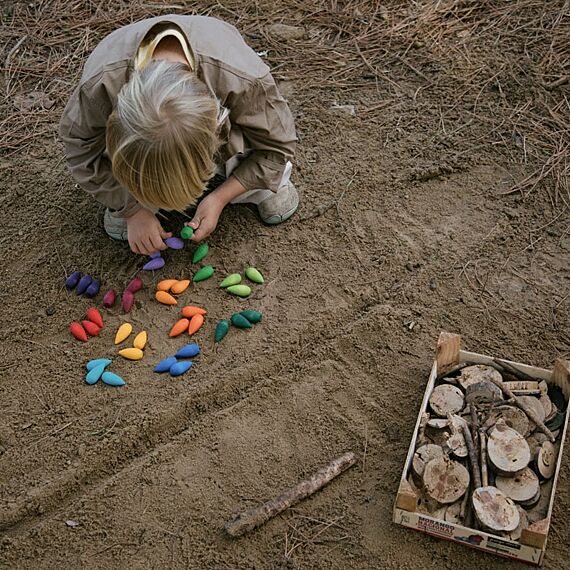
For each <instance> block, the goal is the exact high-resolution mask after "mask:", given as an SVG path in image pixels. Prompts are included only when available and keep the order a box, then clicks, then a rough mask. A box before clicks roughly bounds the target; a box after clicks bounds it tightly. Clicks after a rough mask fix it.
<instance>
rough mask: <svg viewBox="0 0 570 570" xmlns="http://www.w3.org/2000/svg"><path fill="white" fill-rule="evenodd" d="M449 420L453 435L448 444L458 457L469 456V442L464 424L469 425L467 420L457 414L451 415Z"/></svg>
mask: <svg viewBox="0 0 570 570" xmlns="http://www.w3.org/2000/svg"><path fill="white" fill-rule="evenodd" d="M448 422H449V427H450V429H451V436H450V437H449V439H448V440H447V442H446V446H447V447H448V448H449V450H450V451H451V452H452V453H453V454H454V455H455V456H456V457H460V458H464V457H467V454H468V450H467V443H466V442H465V436H464V435H463V425H467V422H466V421H465V420H464V419H463V418H462V417H460V416H458V415H455V414H454V415H452V416H450V419H449V420H448Z"/></svg>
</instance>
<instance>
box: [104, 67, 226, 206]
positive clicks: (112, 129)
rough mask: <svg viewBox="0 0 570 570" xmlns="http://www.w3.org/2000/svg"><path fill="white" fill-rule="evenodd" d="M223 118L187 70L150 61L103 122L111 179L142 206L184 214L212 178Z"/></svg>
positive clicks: (134, 78)
mask: <svg viewBox="0 0 570 570" xmlns="http://www.w3.org/2000/svg"><path fill="white" fill-rule="evenodd" d="M227 114H228V111H227V109H224V108H223V107H221V106H220V104H219V103H218V101H217V100H216V99H215V98H214V97H213V96H212V95H211V94H210V92H209V91H208V89H207V87H206V85H205V84H204V83H203V82H202V81H200V80H199V79H198V77H196V75H195V74H194V73H193V72H191V71H190V70H189V68H188V67H187V66H186V65H184V64H182V63H172V62H168V61H163V60H156V61H151V62H150V63H149V64H148V65H147V66H145V67H144V69H142V70H140V71H135V72H134V73H133V76H132V78H131V79H130V80H129V81H128V83H126V84H125V85H124V86H123V88H122V89H121V91H120V92H119V96H118V101H117V105H116V107H115V109H114V110H113V112H112V114H111V116H110V117H109V119H108V121H107V151H108V153H109V156H110V158H111V164H112V171H113V176H114V177H115V179H116V180H117V181H118V182H119V183H120V184H122V185H123V186H125V187H126V188H128V190H129V191H130V192H131V194H132V195H133V196H134V197H135V198H136V199H137V200H138V201H139V202H141V203H142V204H143V205H146V206H149V207H150V208H162V209H165V210H178V211H182V210H184V209H186V208H187V207H188V206H191V205H193V204H195V203H196V201H197V199H198V198H199V197H200V196H201V195H202V194H203V192H204V190H205V188H206V184H207V182H208V180H209V179H210V178H211V177H212V175H213V174H214V169H215V163H214V153H215V152H216V150H217V148H218V145H219V142H218V136H217V130H218V125H219V124H220V123H221V122H222V121H223V120H224V119H225V118H226V116H227Z"/></svg>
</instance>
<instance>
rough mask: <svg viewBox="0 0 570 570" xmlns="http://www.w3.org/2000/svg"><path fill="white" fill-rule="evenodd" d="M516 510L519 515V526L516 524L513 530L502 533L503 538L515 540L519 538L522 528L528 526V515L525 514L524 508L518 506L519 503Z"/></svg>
mask: <svg viewBox="0 0 570 570" xmlns="http://www.w3.org/2000/svg"><path fill="white" fill-rule="evenodd" d="M517 511H518V512H519V517H520V522H519V526H517V528H515V530H513V531H511V532H505V533H503V536H504V537H505V538H508V539H509V540H514V541H515V542H517V541H518V540H520V537H521V535H522V531H523V529H525V528H528V526H529V525H528V516H527V514H526V511H525V510H524V509H522V508H521V507H519V505H517Z"/></svg>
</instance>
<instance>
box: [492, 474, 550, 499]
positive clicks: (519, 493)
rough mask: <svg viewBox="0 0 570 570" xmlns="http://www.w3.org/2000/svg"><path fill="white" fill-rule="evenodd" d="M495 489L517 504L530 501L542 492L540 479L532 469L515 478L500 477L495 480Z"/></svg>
mask: <svg viewBox="0 0 570 570" xmlns="http://www.w3.org/2000/svg"><path fill="white" fill-rule="evenodd" d="M495 487H497V489H499V491H502V492H503V493H504V494H505V495H506V496H507V497H509V499H512V500H513V501H515V502H517V503H519V502H521V501H530V500H532V499H533V498H534V497H535V496H536V494H537V493H538V492H540V484H539V481H538V477H537V476H536V473H535V472H534V471H533V470H532V469H531V468H530V467H527V468H526V469H524V470H523V471H522V472H521V473H519V474H518V475H515V476H514V477H503V476H501V475H498V476H497V478H496V479H495Z"/></svg>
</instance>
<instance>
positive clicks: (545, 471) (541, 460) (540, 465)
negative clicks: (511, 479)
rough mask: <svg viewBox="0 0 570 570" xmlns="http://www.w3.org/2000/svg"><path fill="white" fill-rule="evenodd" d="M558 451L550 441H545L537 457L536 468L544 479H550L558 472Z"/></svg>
mask: <svg viewBox="0 0 570 570" xmlns="http://www.w3.org/2000/svg"><path fill="white" fill-rule="evenodd" d="M556 456H557V453H556V449H555V447H554V445H552V443H550V441H545V442H544V443H543V444H542V446H541V447H540V449H539V450H538V455H537V457H536V468H537V470H538V473H539V474H540V476H541V477H542V478H543V479H550V478H551V477H552V476H553V475H554V472H555V471H556Z"/></svg>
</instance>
